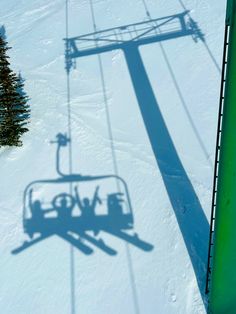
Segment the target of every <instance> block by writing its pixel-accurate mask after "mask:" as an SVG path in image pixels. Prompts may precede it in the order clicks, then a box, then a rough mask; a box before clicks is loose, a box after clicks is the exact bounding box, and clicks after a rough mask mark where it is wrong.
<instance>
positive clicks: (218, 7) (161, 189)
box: [0, 0, 225, 314]
mask: <svg viewBox="0 0 236 314" xmlns="http://www.w3.org/2000/svg"><path fill="white" fill-rule="evenodd" d="M0 2H1V5H0V26H1V25H4V26H5V28H6V36H7V41H8V42H9V45H10V46H11V47H12V49H11V50H10V51H9V54H10V57H11V59H10V60H11V66H12V68H13V69H14V70H15V71H21V74H22V76H23V77H24V78H25V79H26V81H25V90H26V92H27V94H28V95H29V97H30V105H31V122H30V125H29V129H30V131H29V132H28V133H27V134H25V135H24V137H23V142H24V145H23V147H19V148H1V149H0V161H1V162H0V173H1V180H0V217H1V223H0V225H1V228H0V282H1V284H0V309H1V310H0V312H1V313H4V314H67V313H71V314H121V313H122V314H133V313H134V314H203V313H206V310H205V306H204V303H203V300H202V296H201V293H200V292H199V288H198V284H197V279H196V273H195V272H194V269H193V266H192V260H191V258H190V256H189V252H188V250H187V248H186V245H185V241H186V239H184V237H183V233H182V232H181V228H180V226H179V224H178V221H177V218H176V215H175V211H174V210H173V206H172V204H171V202H170V198H169V195H168V193H167V190H166V187H165V184H164V182H163V176H162V174H161V171H160V169H159V166H158V164H157V162H156V159H155V156H154V153H153V151H152V147H151V144H150V140H149V137H148V134H147V131H146V128H145V124H144V122H143V119H142V115H141V112H140V109H139V105H138V101H137V98H136V96H135V91H134V88H133V86H132V81H131V78H130V74H129V71H128V67H127V64H126V61H125V58H124V54H123V52H122V51H121V50H113V51H110V52H106V53H104V54H101V55H100V58H101V62H102V68H103V73H104V82H105V90H106V96H107V106H108V108H109V113H110V121H111V129H112V135H113V142H112V144H113V148H114V150H113V152H112V150H111V141H110V138H109V132H108V131H109V130H108V125H107V119H106V110H105V106H106V104H105V102H104V91H103V87H102V81H101V75H100V70H99V59H98V56H97V55H93V56H86V57H83V58H77V60H76V68H75V69H71V71H70V108H71V130H72V133H71V135H72V171H73V173H81V174H83V175H91V176H93V175H106V174H115V169H114V163H113V156H114V155H115V157H116V160H117V168H118V174H119V176H121V177H122V178H123V179H124V180H125V181H126V183H127V186H128V189H129V194H130V199H131V203H132V208H133V215H134V228H133V230H130V231H127V232H128V233H129V234H132V233H134V232H135V233H137V234H138V236H139V238H140V239H142V240H144V241H146V242H148V243H150V244H152V245H153V249H152V250H151V251H149V252H145V251H143V250H142V249H140V248H138V247H135V246H134V245H132V244H128V243H127V242H125V241H124V240H122V239H119V238H117V237H115V236H112V235H108V234H107V233H105V232H100V233H99V234H98V235H95V237H96V238H97V239H102V240H103V241H104V242H105V243H106V244H107V245H109V246H110V247H112V248H113V249H115V250H116V251H117V255H115V256H110V255H107V254H106V253H104V252H103V251H102V250H100V249H99V248H97V247H95V246H93V245H92V244H91V243H89V242H86V241H85V242H84V243H86V244H87V245H88V246H89V247H91V248H93V250H94V252H93V254H91V255H85V254H83V253H82V252H81V251H80V250H78V249H77V248H75V247H72V246H71V245H70V244H69V243H68V242H66V241H65V240H63V239H62V238H60V237H58V236H57V235H54V236H52V237H50V238H48V239H45V240H44V241H41V242H39V243H36V244H35V245H33V246H32V247H30V248H28V249H26V250H24V251H22V252H21V253H19V254H16V255H13V254H12V253H11V251H12V250H14V249H15V248H17V247H19V246H20V245H22V243H23V242H24V241H25V240H29V238H28V236H27V234H25V233H24V229H23V193H24V190H25V188H26V186H27V185H28V184H29V183H30V182H32V181H34V180H41V179H53V178H57V177H58V175H57V173H56V167H55V151H56V145H55V144H54V145H52V144H51V143H50V141H51V140H54V139H55V137H56V134H57V133H59V132H62V133H66V132H67V134H68V102H67V96H68V94H67V75H66V71H65V43H64V41H63V38H65V37H66V2H65V1H64V0H51V1H48V0H34V1H32V0H1V1H0ZM92 2H93V3H92V5H93V9H94V17H95V23H96V27H97V31H101V30H104V29H108V28H113V27H118V26H122V25H127V24H132V23H137V22H144V21H148V19H149V17H148V16H147V14H146V12H145V6H144V4H146V6H147V7H148V11H149V13H150V15H151V17H152V18H160V17H164V16H169V15H174V14H178V13H181V12H183V11H184V8H183V6H182V5H181V3H182V4H183V5H184V6H185V7H186V9H188V10H190V12H189V14H190V16H191V17H192V18H193V19H194V21H196V22H197V23H198V26H199V28H200V29H201V31H202V33H203V34H204V35H205V42H206V44H204V43H203V42H202V41H201V40H198V42H195V41H194V40H193V38H192V37H191V36H185V37H181V38H175V39H171V40H168V41H163V42H161V45H160V43H158V42H156V43H151V44H148V45H144V46H140V48H139V51H140V54H141V57H142V60H143V63H144V66H145V69H146V72H147V75H148V78H149V80H150V82H151V85H152V88H153V91H154V94H155V96H156V99H157V101H158V105H159V107H160V110H161V112H162V115H163V117H164V120H165V123H166V126H167V128H168V130H169V133H170V136H171V138H172V141H173V143H174V146H175V148H176V151H177V153H178V156H179V158H180V160H181V162H182V164H183V167H184V169H185V171H186V173H187V175H188V178H189V180H190V181H191V183H192V185H193V188H194V191H195V193H196V196H197V197H198V198H199V201H200V204H201V206H202V209H203V210H204V212H205V215H206V217H207V219H208V221H209V216H210V207H211V191H212V180H213V163H214V151H215V137H216V126H217V114H218V99H219V87H220V71H219V68H217V66H216V64H215V63H217V64H218V65H221V59H222V49H223V48H222V47H223V34H224V17H225V1H224V0H217V1H210V0H182V1H179V0H146V2H145V3H144V2H143V1H142V0H128V1H127V0H93V1H92ZM68 17H69V20H68V36H69V37H73V36H79V35H82V34H86V33H90V32H94V25H93V20H92V14H91V7H90V1H89V0H69V1H68ZM206 45H207V46H206ZM207 47H208V50H207ZM163 49H164V52H165V55H164V54H163ZM210 53H211V54H212V56H213V57H214V58H215V62H213V59H212V57H211V56H210ZM165 56H166V57H167V59H168V62H169V63H167V59H166V58H165ZM168 64H169V67H168ZM170 67H171V70H172V72H170ZM171 74H172V75H171ZM173 75H174V79H175V80H176V81H174V80H173ZM175 82H177V84H178V88H179V90H177V89H176V85H175ZM180 93H181V95H182V100H181V97H180ZM183 100H184V105H183ZM190 117H191V118H190ZM190 119H191V120H190ZM193 124H194V126H195V131H194V129H193ZM197 133H198V137H197V136H196V134H197ZM161 136H162V134H158V135H157V139H158V137H161ZM199 137H200V138H201V141H202V144H200V142H199ZM203 146H204V147H205V149H206V151H204V150H203ZM66 152H67V150H66V149H64V151H63V155H62V168H63V170H64V172H67V171H68V170H67V169H69V158H68V154H67V153H66ZM161 162H162V163H165V160H162V161H161ZM174 175H175V174H173V176H174ZM170 180H171V178H170ZM180 181H181V178H180ZM81 185H82V183H81ZM41 189H42V191H41V192H42V193H45V195H46V194H47V186H46V185H45V186H42V187H41ZM64 192H66V191H64ZM93 192H94V186H92V185H91V187H89V184H88V187H87V192H86V191H85V194H86V193H87V194H89V193H90V194H92V193H93ZM55 193H56V191H55ZM90 194H89V195H90ZM186 206H187V209H185V206H184V208H183V212H182V213H181V215H188V211H189V213H190V214H189V216H188V219H189V223H190V224H191V223H194V222H190V220H191V208H190V207H191V204H190V206H188V205H186ZM185 210H186V212H185ZM196 223H197V222H196ZM198 228H199V229H201V225H199V226H198ZM90 234H91V235H92V236H93V233H90ZM201 240H202V241H203V242H205V243H206V246H207V241H208V238H207V237H206V238H205V239H201ZM187 241H188V239H187ZM200 242H201V241H200ZM200 249H201V248H200ZM193 251H194V254H195V255H196V258H197V256H198V250H196V248H194V247H193ZM204 253H205V255H207V252H206V250H205V251H204ZM198 275H199V274H198ZM200 277H201V278H200V279H199V280H200V281H201V282H203V283H204V278H205V273H203V274H202V275H201V274H200Z"/></svg>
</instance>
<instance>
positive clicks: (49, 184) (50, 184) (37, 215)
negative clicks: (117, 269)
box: [12, 133, 153, 255]
mask: <svg viewBox="0 0 236 314" xmlns="http://www.w3.org/2000/svg"><path fill="white" fill-rule="evenodd" d="M69 142H70V139H69V138H67V136H66V135H64V134H61V133H59V134H58V135H57V140H56V141H54V142H52V143H56V144H57V153H56V169H57V173H58V175H59V178H56V179H47V180H37V181H33V182H31V183H30V184H29V185H28V186H27V187H26V189H25V191H24V200H23V203H24V208H23V226H24V232H25V233H26V234H27V235H28V236H29V237H30V239H31V240H29V241H25V242H24V243H23V245H22V246H20V247H19V248H16V249H14V250H13V251H12V253H13V254H17V253H20V252H21V251H23V250H25V249H27V248H29V247H30V246H32V245H34V244H35V243H37V242H40V241H42V240H44V239H46V238H48V237H50V236H53V235H57V236H59V237H61V238H63V239H64V240H66V241H67V242H69V243H70V244H72V245H73V246H75V247H77V248H78V249H79V250H80V251H82V252H83V253H84V254H87V255H89V254H91V253H93V249H92V248H91V247H90V246H88V245H87V243H86V242H89V243H90V244H92V245H94V246H96V247H98V248H99V249H101V250H103V251H104V252H105V253H107V254H109V255H116V254H117V252H116V251H115V250H114V249H113V248H111V247H109V246H108V245H106V244H105V242H104V241H103V240H102V239H101V238H99V239H97V237H96V236H97V235H98V234H99V232H100V231H104V232H106V233H108V234H110V235H113V236H115V237H118V238H120V239H122V240H125V241H127V242H128V243H131V244H133V245H134V246H136V247H138V248H140V249H142V250H144V251H151V250H152V249H153V246H152V245H151V244H149V243H147V242H145V241H142V240H141V239H139V237H138V235H137V234H136V233H134V234H132V235H131V234H129V233H127V232H125V230H132V229H133V222H134V221H133V211H132V206H131V201H130V196H129V192H128V187H127V184H126V182H125V181H124V180H123V179H122V178H121V177H119V176H116V175H101V176H83V175H81V174H71V175H70V174H64V173H63V172H62V171H61V169H60V153H61V148H62V147H66V146H67V145H68V143H69ZM104 182H105V183H104ZM84 184H87V188H88V187H89V188H90V186H91V185H93V186H94V187H93V192H94V191H95V192H94V194H93V196H92V197H91V198H89V197H87V194H88V191H86V192H85V193H83V194H85V195H86V197H84V196H83V197H81V190H83V185H84ZM65 186H66V187H65ZM50 189H51V191H52V192H51V195H50V192H49V191H50ZM65 190H66V191H68V192H65ZM87 190H88V189H87ZM101 190H102V192H103V195H105V196H103V197H100V195H99V194H101ZM107 190H109V191H108V192H107ZM45 191H46V193H47V194H49V196H48V195H44V194H43V193H45ZM55 191H56V193H55ZM58 191H59V193H58ZM60 192H62V193H60ZM55 194H56V195H55ZM45 198H48V202H45ZM104 203H105V205H104V206H103V211H102V213H99V214H97V213H96V210H97V207H99V206H100V207H101V204H104ZM45 205H46V206H45ZM45 207H46V208H45ZM76 207H77V214H74V212H75V211H76ZM88 232H90V233H88ZM91 232H92V233H93V235H91ZM35 234H36V235H37V234H38V236H36V237H35Z"/></svg>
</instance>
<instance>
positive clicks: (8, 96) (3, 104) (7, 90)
mask: <svg viewBox="0 0 236 314" xmlns="http://www.w3.org/2000/svg"><path fill="white" fill-rule="evenodd" d="M9 49H10V48H9V47H8V46H7V42H6V39H5V38H4V36H1V35H0V146H5V145H8V146H21V145H22V142H21V140H20V137H21V135H22V134H23V133H25V132H27V131H28V129H27V127H26V124H28V122H29V113H30V110H29V106H28V100H29V99H28V97H27V95H26V93H25V92H24V81H23V79H22V77H21V75H19V76H17V75H16V74H15V73H14V72H13V71H12V70H11V69H10V62H9V56H8V55H7V51H8V50H9Z"/></svg>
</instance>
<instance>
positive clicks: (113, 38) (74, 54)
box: [64, 10, 205, 72]
mask: <svg viewBox="0 0 236 314" xmlns="http://www.w3.org/2000/svg"><path fill="white" fill-rule="evenodd" d="M188 13H189V10H186V11H184V12H182V13H179V14H175V15H170V16H166V17H162V18H157V19H151V20H148V21H144V22H139V23H134V24H128V25H124V26H120V27H114V28H110V29H106V30H102V31H97V32H95V33H89V34H85V35H81V36H77V37H72V38H65V39H64V40H65V44H66V53H65V55H66V70H67V72H69V71H70V69H71V67H73V66H74V67H75V59H76V58H78V57H84V56H89V55H94V54H99V53H104V52H108V51H112V50H115V49H123V50H125V49H126V48H127V47H129V46H130V45H131V44H132V45H133V46H136V47H138V46H140V45H146V44H151V43H155V42H160V41H164V40H170V39H173V38H178V37H184V36H192V38H193V40H194V41H195V42H196V41H197V40H198V39H200V40H202V41H205V39H204V35H203V33H202V32H201V30H200V29H199V27H198V25H197V23H196V22H195V21H194V20H193V19H192V18H191V17H190V16H189V15H188Z"/></svg>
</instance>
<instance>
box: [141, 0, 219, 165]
mask: <svg viewBox="0 0 236 314" xmlns="http://www.w3.org/2000/svg"><path fill="white" fill-rule="evenodd" d="M142 3H143V7H144V10H145V13H146V16H147V18H148V19H149V20H152V17H151V14H150V12H149V9H148V6H147V3H146V1H145V0H142ZM192 23H193V22H192ZM194 24H195V27H197V28H198V26H197V24H196V22H194ZM159 32H160V31H159ZM198 38H200V39H201V40H202V38H204V35H203V34H202V33H201V32H200V30H199V32H198V36H197V37H195V38H194V41H196V40H197V39H198ZM159 46H160V48H161V52H162V54H163V57H164V59H165V62H166V65H167V67H168V70H169V72H170V75H171V78H172V81H173V83H174V86H175V88H176V91H177V93H178V96H179V99H180V101H181V104H182V106H183V109H184V111H185V113H186V115H187V118H188V120H189V123H190V124H191V127H192V129H193V132H194V134H195V136H196V138H197V141H198V143H199V145H200V147H201V149H202V151H203V154H204V156H205V158H206V160H207V162H208V163H209V165H210V167H211V168H213V164H212V162H211V159H210V154H209V153H208V150H207V148H206V146H205V144H204V141H203V140H202V138H201V135H200V134H199V132H198V129H197V127H196V125H195V123H194V120H193V118H192V116H191V114H190V112H189V109H188V106H187V104H186V101H185V99H184V96H183V93H182V91H181V89H180V86H179V84H178V81H177V79H176V76H175V74H174V71H173V69H172V66H171V64H170V61H169V58H168V56H167V53H166V50H165V48H164V46H163V44H162V42H159Z"/></svg>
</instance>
